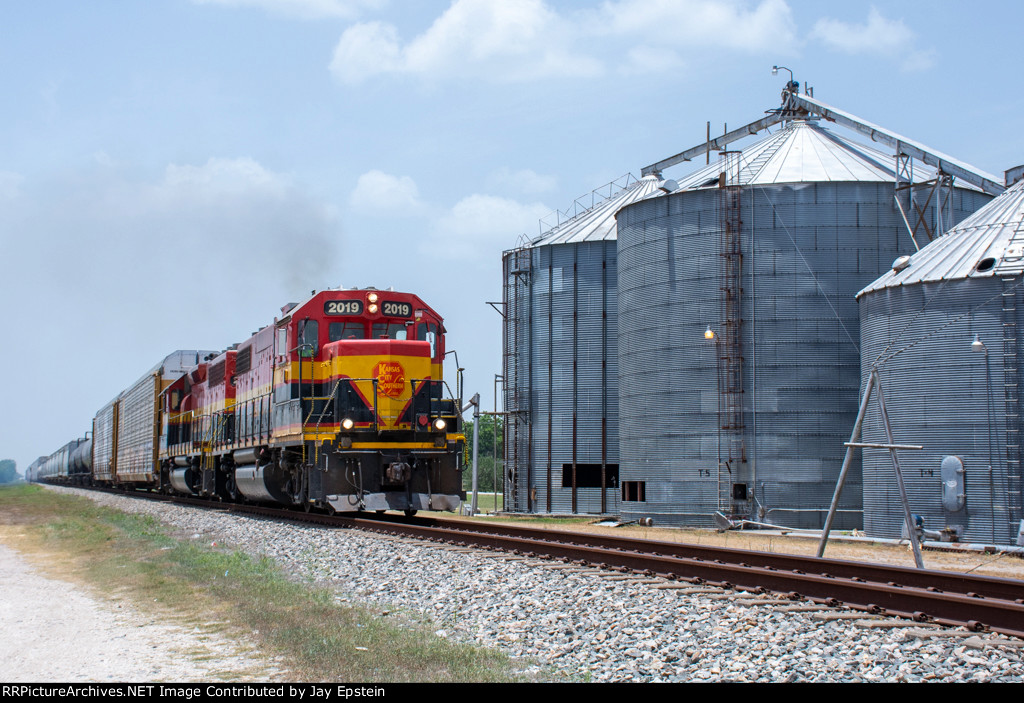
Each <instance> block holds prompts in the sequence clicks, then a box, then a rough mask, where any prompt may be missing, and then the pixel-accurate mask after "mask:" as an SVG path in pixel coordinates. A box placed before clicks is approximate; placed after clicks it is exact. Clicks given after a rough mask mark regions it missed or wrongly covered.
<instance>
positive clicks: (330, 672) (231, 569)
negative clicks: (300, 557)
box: [0, 485, 516, 682]
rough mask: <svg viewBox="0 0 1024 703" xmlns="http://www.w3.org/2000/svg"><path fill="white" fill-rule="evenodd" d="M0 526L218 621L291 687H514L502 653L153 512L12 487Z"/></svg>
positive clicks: (112, 583) (4, 492) (111, 585)
mask: <svg viewBox="0 0 1024 703" xmlns="http://www.w3.org/2000/svg"><path fill="white" fill-rule="evenodd" d="M0 524H7V525H12V526H19V529H21V531H22V532H23V533H24V538H23V539H25V540H27V541H28V542H29V543H30V546H31V548H32V551H37V552H42V553H46V554H49V555H52V556H54V557H57V558H59V559H64V560H68V561H70V562H73V564H74V569H75V571H76V573H78V574H79V575H81V577H82V578H83V580H85V581H86V582H87V583H91V584H93V585H95V586H97V587H99V588H100V589H101V590H102V591H104V592H110V591H113V590H116V591H118V592H119V593H125V592H127V593H129V594H130V595H131V598H132V600H134V601H135V602H143V603H147V604H149V603H153V604H155V605H154V607H160V608H161V609H162V610H163V611H164V612H165V613H167V614H168V615H171V616H173V617H176V618H182V619H184V620H185V621H186V622H189V623H191V624H194V625H198V626H205V625H208V624H209V623H226V625H224V627H226V628H227V629H228V631H229V632H231V634H233V635H234V636H236V637H242V638H246V640H247V641H250V642H253V641H254V642H256V643H257V644H258V645H259V647H260V648H261V649H263V650H265V651H266V652H267V653H268V654H270V655H272V656H273V657H275V658H276V659H277V660H278V661H280V662H283V663H284V664H285V666H286V667H287V668H288V670H289V672H290V674H291V675H292V678H293V680H298V681H359V682H449V681H453V682H454V681H482V682H503V681H513V680H516V676H515V675H514V674H513V673H512V666H511V663H510V661H509V659H508V657H507V656H505V655H503V654H501V653H499V652H495V651H492V650H487V649H483V648H480V647H473V646H470V645H465V644H460V643H457V642H453V641H450V640H446V639H442V638H439V637H437V636H435V635H434V634H433V633H432V632H431V631H430V630H429V629H427V628H426V626H425V625H424V624H423V623H416V622H415V621H413V619H412V618H410V617H406V616H397V617H396V616H395V615H389V616H384V615H383V614H382V613H381V611H380V610H379V609H374V608H372V607H369V606H366V607H360V606H352V605H348V604H346V605H342V604H339V603H337V602H336V601H335V596H334V593H333V592H332V591H330V590H329V589H325V588H320V587H316V586H312V585H309V584H302V583H296V582H295V581H292V580H289V579H288V578H287V576H286V574H285V573H284V572H283V571H282V570H281V568H280V567H279V566H278V565H277V564H275V563H274V562H273V561H271V560H269V559H266V558H254V557H251V556H249V555H248V554H245V553H244V552H240V551H230V550H226V549H225V550H221V549H216V548H213V547H211V546H209V545H208V544H207V543H205V542H196V541H192V540H186V539H181V538H178V537H175V536H173V535H171V534H170V533H169V531H168V530H169V528H168V527H166V526H165V525H164V524H163V523H161V522H160V521H158V520H156V519H155V518H153V517H151V516H147V515H139V514H131V513H123V512H120V511H117V510H112V509H109V508H104V507H100V506H97V505H96V504H94V503H93V502H92V501H90V500H88V499H86V498H80V497H77V496H69V495H61V494H57V493H55V492H52V491H46V490H45V489H42V488H40V487H38V486H30V485H17V486H7V487H0Z"/></svg>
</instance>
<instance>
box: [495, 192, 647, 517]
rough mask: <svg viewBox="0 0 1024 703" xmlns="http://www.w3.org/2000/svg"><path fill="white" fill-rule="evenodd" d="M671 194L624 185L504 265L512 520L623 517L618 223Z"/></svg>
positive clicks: (563, 216)
mask: <svg viewBox="0 0 1024 703" xmlns="http://www.w3.org/2000/svg"><path fill="white" fill-rule="evenodd" d="M660 183H661V181H660V179H658V178H656V177H654V176H650V177H647V178H643V179H640V180H637V179H636V178H634V177H631V176H626V177H624V178H622V179H619V180H618V181H617V182H613V183H611V184H609V185H608V186H605V187H604V188H601V189H598V190H596V191H594V192H593V193H592V194H591V195H589V196H587V197H586V199H585V200H584V199H578V200H577V201H576V203H575V209H574V210H573V211H571V212H569V213H555V216H556V218H557V219H556V222H554V223H553V226H551V227H550V228H549V229H547V230H546V231H545V232H543V233H542V234H541V235H540V236H539V237H537V238H534V239H533V240H532V241H528V242H524V244H523V245H522V246H520V247H518V248H516V249H513V250H510V251H507V252H505V254H504V256H503V273H504V294H503V298H504V299H503V305H504V311H503V313H504V317H505V322H504V340H503V342H504V343H503V347H504V364H503V372H504V379H505V383H504V387H505V393H504V396H505V398H504V402H505V410H506V413H507V415H506V425H505V427H506V430H505V466H506V479H507V480H506V482H505V506H506V509H507V510H511V511H517V512H545V513H570V512H571V513H612V512H616V511H617V510H618V496H619V479H618V464H619V439H618V421H619V413H618V382H617V376H616V367H617V363H618V351H617V346H616V334H617V327H616V320H617V309H618V306H617V303H616V253H615V213H616V212H617V211H618V210H619V209H620V208H622V207H623V206H624V205H626V204H628V203H631V202H634V201H636V200H638V199H641V198H644V197H646V196H648V195H650V194H651V193H652V192H655V191H656V190H657V188H658V186H659V185H660Z"/></svg>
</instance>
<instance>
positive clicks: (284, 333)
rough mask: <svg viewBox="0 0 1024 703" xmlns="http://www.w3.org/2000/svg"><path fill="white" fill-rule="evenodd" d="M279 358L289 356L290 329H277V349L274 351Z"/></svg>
mask: <svg viewBox="0 0 1024 703" xmlns="http://www.w3.org/2000/svg"><path fill="white" fill-rule="evenodd" d="M274 354H276V355H277V356H285V355H286V354H288V327H287V326H285V327H278V328H277V348H276V349H275V350H274Z"/></svg>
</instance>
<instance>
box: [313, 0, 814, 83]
mask: <svg viewBox="0 0 1024 703" xmlns="http://www.w3.org/2000/svg"><path fill="white" fill-rule="evenodd" d="M793 40H794V31H793V19H792V13H791V11H790V8H789V6H788V5H787V4H786V2H785V0H761V2H759V3H757V4H754V5H752V4H751V3H749V2H743V1H742V0H613V1H609V2H606V3H605V4H604V5H602V6H601V7H600V8H599V9H596V10H594V9H586V10H570V11H568V12H564V13H560V12H559V11H557V10H555V9H553V8H551V7H550V6H549V5H548V4H547V3H546V2H544V0H502V1H501V2H495V1H494V0H455V2H453V3H452V5H451V6H450V7H449V8H448V9H447V10H446V11H445V12H444V13H443V14H442V15H441V16H440V17H438V18H437V19H436V20H435V21H434V23H433V24H432V25H431V26H430V27H429V28H428V29H427V30H426V31H424V32H423V33H422V34H420V35H418V36H416V37H414V38H413V39H411V40H409V41H408V42H405V43H403V41H402V39H401V38H400V37H399V34H398V30H397V29H396V28H395V27H394V26H393V25H390V24H385V23H382V22H366V23H361V24H356V25H353V26H351V27H349V28H348V29H346V30H345V32H344V34H342V36H341V39H340V40H339V41H338V44H337V45H336V47H335V50H334V56H333V60H332V61H331V64H330V69H331V71H332V72H333V73H334V75H335V76H336V77H337V78H338V79H339V80H341V81H342V82H344V83H350V84H355V83H360V82H362V81H365V80H367V79H369V78H371V77H373V76H375V75H382V74H409V75H418V76H424V77H432V78H439V79H450V78H458V77H465V76H471V77H474V78H481V79H486V80H489V81H494V82H515V81H525V80H533V79H537V78H547V77H586V76H595V75H600V74H603V73H607V72H608V70H609V65H615V64H621V67H620V68H619V70H621V71H625V72H633V73H636V72H641V71H642V72H649V71H653V70H660V71H665V70H672V69H674V68H677V67H678V66H679V64H680V59H679V53H680V52H682V51H685V50H694V49H706V48H709V47H716V48H721V47H725V48H729V49H734V50H737V51H744V52H750V51H761V50H765V49H769V48H772V49H774V48H776V47H778V46H780V45H785V44H787V43H790V42H792V41H793ZM606 56H613V57H615V58H613V59H611V60H608V59H606V58H605V57H606ZM622 56H626V58H625V59H623V58H621V57H622Z"/></svg>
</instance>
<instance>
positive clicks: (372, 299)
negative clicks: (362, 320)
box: [366, 293, 377, 303]
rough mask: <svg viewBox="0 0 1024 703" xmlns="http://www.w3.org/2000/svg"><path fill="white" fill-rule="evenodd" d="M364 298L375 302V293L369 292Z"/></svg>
mask: <svg viewBox="0 0 1024 703" xmlns="http://www.w3.org/2000/svg"><path fill="white" fill-rule="evenodd" d="M366 299H367V300H369V301H370V302H371V303H376V302H377V294H376V293H370V294H369V295H368V296H366Z"/></svg>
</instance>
